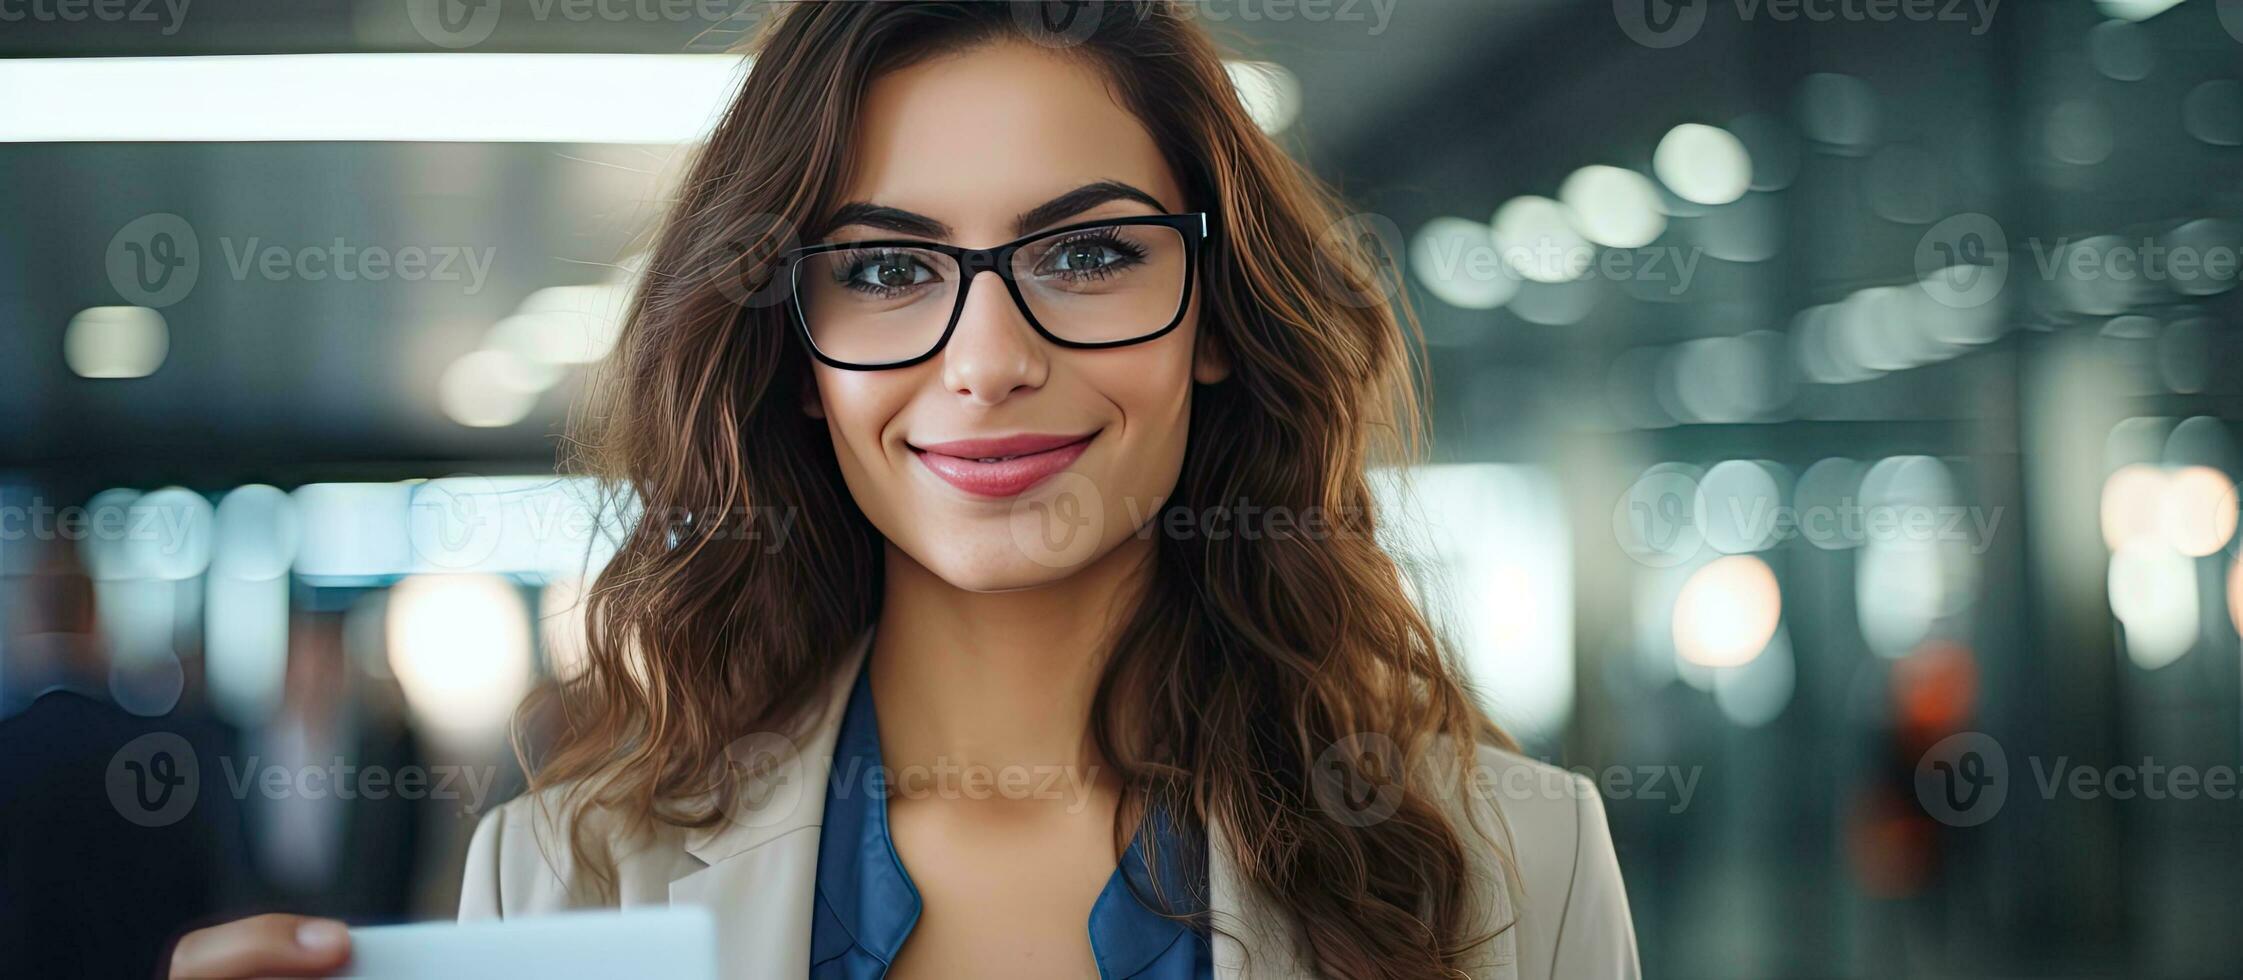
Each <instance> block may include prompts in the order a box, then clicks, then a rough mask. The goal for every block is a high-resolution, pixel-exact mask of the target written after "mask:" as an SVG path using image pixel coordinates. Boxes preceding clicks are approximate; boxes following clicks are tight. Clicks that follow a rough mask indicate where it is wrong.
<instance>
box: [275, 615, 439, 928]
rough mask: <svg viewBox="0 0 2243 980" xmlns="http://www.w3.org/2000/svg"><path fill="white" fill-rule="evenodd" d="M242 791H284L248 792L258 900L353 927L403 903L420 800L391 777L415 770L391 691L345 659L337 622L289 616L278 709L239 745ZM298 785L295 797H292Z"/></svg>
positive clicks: (392, 913) (415, 746)
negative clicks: (278, 787)
mask: <svg viewBox="0 0 2243 980" xmlns="http://www.w3.org/2000/svg"><path fill="white" fill-rule="evenodd" d="M239 757H240V758H241V759H243V760H246V762H247V763H248V764H253V765H254V768H245V770H244V771H245V774H246V778H248V779H249V780H251V782H250V783H249V784H248V785H250V786H252V787H254V786H256V785H257V782H256V780H257V779H258V778H259V777H261V776H262V775H263V774H264V773H265V772H266V771H268V770H272V769H277V770H279V771H281V772H283V773H287V774H288V775H289V776H290V780H289V783H288V786H289V788H290V789H291V791H290V792H284V793H277V794H263V793H255V792H253V793H252V795H251V797H250V799H249V802H248V804H247V805H246V806H245V807H244V811H243V820H244V824H245V828H244V829H245V831H246V833H247V840H248V842H249V845H250V849H251V851H252V855H253V857H254V866H255V868H256V869H257V877H258V879H259V883H260V885H261V886H262V895H261V896H260V898H261V901H260V904H262V905H265V906H267V907H273V908H290V909H299V910H303V911H307V912H315V913H316V914H321V915H332V916H338V917H346V918H352V919H381V918H395V917H399V916H402V915H404V914H405V912H406V911H407V906H408V904H409V901H410V899H411V894H412V882H413V872H414V869H415V865H416V861H417V858H418V855H419V842H420V806H419V804H420V801H419V800H418V799H417V798H416V797H415V796H414V795H412V794H410V793H401V792H399V791H398V789H397V788H396V787H397V785H398V784H397V782H396V780H397V779H398V777H399V776H400V775H401V774H403V773H405V772H407V771H408V770H409V769H411V768H412V767H417V766H419V765H421V760H420V749H419V743H418V740H417V739H416V738H415V737H414V735H413V731H412V729H411V727H410V726H408V725H407V724H406V722H405V719H404V716H403V714H402V706H401V705H399V704H398V702H397V699H396V697H395V696H394V693H393V692H390V691H388V690H385V689H383V688H382V687H381V686H379V685H377V684H376V683H375V682H374V681H373V679H372V678H369V677H366V676H365V675H364V673H363V672H362V671H360V670H359V669H358V668H357V666H356V665H355V664H354V663H353V662H352V659H351V658H350V657H349V656H348V655H347V653H346V650H345V646H344V631H343V616H342V615H341V614H339V613H330V612H311V613H303V614H299V615H298V616H297V617H296V621H295V625H294V628H293V629H292V630H291V637H290V643H289V653H288V667H287V672H286V674H285V677H284V680H283V685H282V695H281V701H280V706H279V708H278V710H277V711H276V712H275V713H274V715H273V717H272V720H271V721H270V722H269V723H267V724H266V725H264V726H263V727H262V728H259V729H257V730H255V731H253V732H250V733H248V734H247V735H246V736H245V737H244V739H243V746H242V751H241V753H240V756H239ZM296 789H303V790H305V791H304V792H296V791H294V790H296Z"/></svg>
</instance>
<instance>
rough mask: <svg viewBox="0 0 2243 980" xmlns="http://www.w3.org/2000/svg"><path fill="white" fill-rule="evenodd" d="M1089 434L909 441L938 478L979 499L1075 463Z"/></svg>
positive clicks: (1015, 489) (1011, 492)
mask: <svg viewBox="0 0 2243 980" xmlns="http://www.w3.org/2000/svg"><path fill="white" fill-rule="evenodd" d="M1097 435H1098V433H1096V432H1092V433H1090V434H1088V435H1074V436H1062V435H1040V434H1029V435H1017V436H1004V437H1002V438H997V439H958V440H953V441H951V442H935V443H928V444H927V445H924V446H921V445H912V446H911V451H912V454H913V455H915V456H918V457H919V462H921V463H924V464H926V466H927V469H928V471H929V472H932V473H933V474H934V475H936V476H939V477H941V478H942V479H943V482H946V483H948V484H950V485H951V486H954V487H957V488H958V489H960V490H964V491H965V492H967V493H970V494H974V495H977V496H982V497H1013V496H1018V495H1020V494H1022V493H1024V492H1026V491H1027V490H1028V488H1029V487H1032V486H1035V485H1036V484H1038V483H1042V482H1043V481H1044V480H1045V479H1047V478H1049V477H1051V476H1052V475H1053V474H1056V473H1058V472H1060V471H1061V470H1064V469H1066V468H1067V467H1069V466H1072V465H1074V463H1075V460H1077V459H1079V458H1081V457H1082V454H1083V450H1085V449H1088V448H1090V440H1091V439H1092V438H1094V437H1096V436H1097Z"/></svg>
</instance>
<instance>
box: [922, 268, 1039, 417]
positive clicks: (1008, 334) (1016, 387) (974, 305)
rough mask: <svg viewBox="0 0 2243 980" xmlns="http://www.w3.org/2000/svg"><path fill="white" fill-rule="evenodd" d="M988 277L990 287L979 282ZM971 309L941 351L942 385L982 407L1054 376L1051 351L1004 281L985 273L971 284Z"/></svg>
mask: <svg viewBox="0 0 2243 980" xmlns="http://www.w3.org/2000/svg"><path fill="white" fill-rule="evenodd" d="M983 273H987V274H988V276H989V278H990V280H991V281H989V282H977V281H976V280H979V279H980V278H981V276H982V274H983ZM968 283H969V284H971V285H972V286H973V287H974V288H971V289H968V290H967V292H966V307H965V309H962V310H959V311H958V325H957V327H956V328H955V329H954V330H953V331H952V332H951V335H950V342H949V343H948V344H947V345H945V346H944V347H943V349H942V381H943V384H944V386H946V387H948V388H949V389H950V390H951V391H952V392H955V393H957V394H958V395H961V396H963V397H965V398H966V399H967V400H968V401H971V402H973V403H975V404H979V405H996V404H999V403H1002V402H1003V401H1004V400H1005V399H1007V398H1010V397H1012V396H1013V395H1014V394H1015V393H1016V392H1020V391H1029V390H1034V389H1036V388H1041V387H1043V384H1044V379H1045V378H1046V377H1048V376H1049V375H1050V373H1051V361H1050V359H1049V356H1048V355H1049V352H1048V351H1046V350H1045V349H1044V344H1043V342H1042V341H1041V339H1040V338H1038V337H1037V335H1036V329H1035V328H1034V327H1031V326H1029V325H1028V320H1027V318H1026V317H1024V316H1022V315H1021V312H1020V307H1019V306H1016V305H1014V303H1013V299H1012V294H1011V293H1009V292H1007V291H1006V290H1005V283H1004V279H1003V277H1001V276H999V275H997V273H996V272H994V271H993V270H988V269H983V270H980V271H979V272H976V273H974V274H973V278H972V279H969V280H968Z"/></svg>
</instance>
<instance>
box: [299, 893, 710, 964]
mask: <svg viewBox="0 0 2243 980" xmlns="http://www.w3.org/2000/svg"><path fill="white" fill-rule="evenodd" d="M350 941H351V962H350V966H349V967H348V968H346V969H345V970H344V971H343V973H342V975H343V976H347V977H366V978H370V980H408V978H411V980H471V978H472V980H486V978H490V977H537V978H539V980H594V978H598V980H609V978H612V977H666V978H673V980H717V940H716V923H715V921H714V920H713V919H711V918H710V916H709V910H708V909H706V908H702V907H701V906H698V905H677V906H667V907H661V908H643V909H625V910H623V911H621V912H617V911H614V910H612V909H611V910H606V911H592V912H564V913H560V914H556V915H545V916H538V917H535V918H528V919H502V920H488V921H481V922H469V923H450V922H429V923H422V924H418V925H409V926H369V927H365V928H358V929H352V930H351V931H350Z"/></svg>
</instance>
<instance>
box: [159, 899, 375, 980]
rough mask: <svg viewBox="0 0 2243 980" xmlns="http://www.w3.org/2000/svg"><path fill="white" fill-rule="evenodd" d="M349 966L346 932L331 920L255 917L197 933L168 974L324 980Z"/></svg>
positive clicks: (201, 979) (204, 979)
mask: <svg viewBox="0 0 2243 980" xmlns="http://www.w3.org/2000/svg"><path fill="white" fill-rule="evenodd" d="M349 961H350V931H349V930H348V929H347V928H345V927H344V925H343V924H342V923H340V922H337V921H335V920H333V919H315V918H311V917H309V916H301V915H277V914H276V915H259V916H253V917H251V918H247V919H242V920H239V921H236V922H228V923H226V924H225V925H221V926H213V927H211V928H208V929H198V930H196V931H194V932H191V933H188V934H187V936H186V937H185V938H183V939H181V940H180V941H179V948H178V949H177V950H176V951H174V952H173V953H172V957H171V975H172V976H173V977H174V978H178V980H185V978H196V980H218V978H228V977H252V976H275V977H324V976H327V975H329V974H331V973H333V972H334V971H336V970H338V969H341V968H342V966H343V964H345V963H347V962H349Z"/></svg>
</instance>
